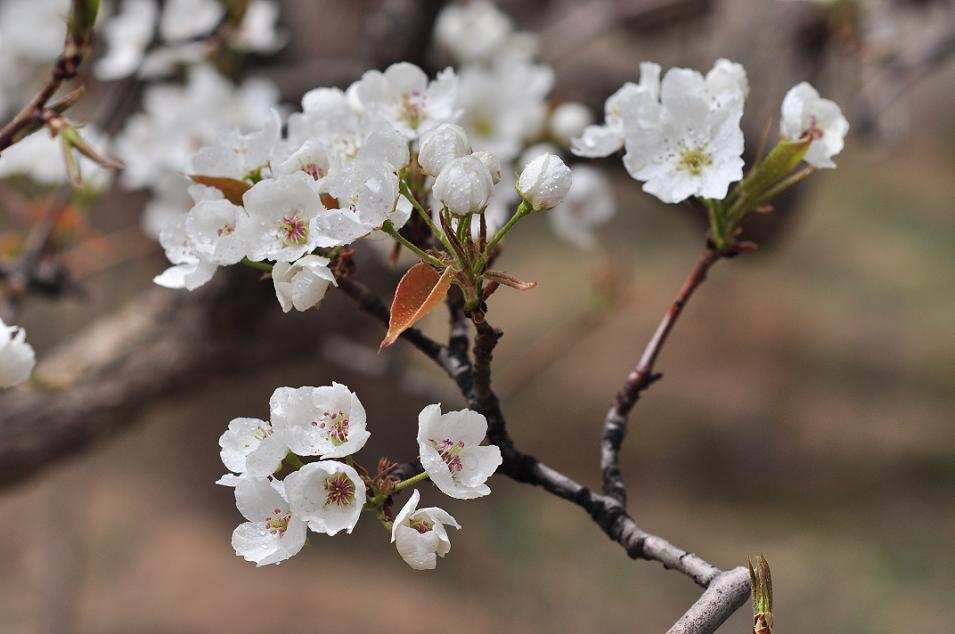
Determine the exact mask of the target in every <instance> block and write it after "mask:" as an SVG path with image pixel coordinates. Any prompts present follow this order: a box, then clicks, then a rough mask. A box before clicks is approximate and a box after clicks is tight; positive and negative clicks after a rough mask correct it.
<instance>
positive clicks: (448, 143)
mask: <svg viewBox="0 0 955 634" xmlns="http://www.w3.org/2000/svg"><path fill="white" fill-rule="evenodd" d="M470 153H471V144H470V143H469V142H468V134H467V132H465V131H464V128H462V127H461V126H459V125H455V124H453V123H442V124H441V125H440V126H438V127H437V128H435V129H434V130H431V131H430V132H427V133H425V134H423V135H422V136H421V140H420V141H419V149H418V163H419V164H420V165H421V170H422V171H423V172H424V173H425V174H430V175H431V176H437V175H438V174H440V173H441V170H442V169H444V166H445V165H447V164H448V163H450V162H451V161H452V160H454V159H456V158H461V157H462V156H467V155H468V154H470Z"/></svg>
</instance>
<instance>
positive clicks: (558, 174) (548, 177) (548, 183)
mask: <svg viewBox="0 0 955 634" xmlns="http://www.w3.org/2000/svg"><path fill="white" fill-rule="evenodd" d="M572 180H573V179H572V176H571V172H570V168H569V167H567V166H566V165H565V164H564V161H562V160H561V158H560V157H559V156H556V155H554V154H542V155H540V156H538V157H537V158H536V159H534V160H533V161H531V162H530V163H528V164H527V167H525V168H524V171H522V172H521V175H520V177H519V178H518V179H517V191H519V192H520V193H521V197H522V198H523V199H524V200H526V201H527V202H528V203H530V205H531V207H533V208H534V210H535V211H539V210H543V209H551V208H552V207H555V206H557V205H559V204H560V203H561V202H562V201H563V200H564V197H565V196H567V192H568V191H570V185H571V181H572Z"/></svg>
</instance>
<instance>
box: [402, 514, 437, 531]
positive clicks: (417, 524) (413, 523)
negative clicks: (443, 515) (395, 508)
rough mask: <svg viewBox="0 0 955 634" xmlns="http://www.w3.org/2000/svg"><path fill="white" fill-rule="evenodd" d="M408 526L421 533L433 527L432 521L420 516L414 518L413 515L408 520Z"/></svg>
mask: <svg viewBox="0 0 955 634" xmlns="http://www.w3.org/2000/svg"><path fill="white" fill-rule="evenodd" d="M408 526H410V527H411V528H413V529H415V530H416V531H418V532H419V533H421V534H422V535H424V534H425V533H427V532H428V531H430V530H431V529H432V528H434V522H432V521H430V520H428V519H427V518H424V517H422V518H421V519H416V518H414V517H412V518H410V519H409V520H408Z"/></svg>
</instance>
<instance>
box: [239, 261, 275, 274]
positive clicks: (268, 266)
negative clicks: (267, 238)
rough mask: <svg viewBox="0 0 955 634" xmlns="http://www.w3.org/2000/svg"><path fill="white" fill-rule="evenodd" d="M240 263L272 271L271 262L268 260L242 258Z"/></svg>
mask: <svg viewBox="0 0 955 634" xmlns="http://www.w3.org/2000/svg"><path fill="white" fill-rule="evenodd" d="M242 264H244V265H246V266H248V267H250V268H253V269H258V270H260V271H268V272H269V273H271V272H272V264H271V263H270V262H256V261H255V260H250V259H249V258H242Z"/></svg>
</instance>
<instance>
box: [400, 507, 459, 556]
mask: <svg viewBox="0 0 955 634" xmlns="http://www.w3.org/2000/svg"><path fill="white" fill-rule="evenodd" d="M420 500H421V494H420V493H418V491H417V489H416V490H415V491H414V493H412V494H411V498H409V499H408V501H407V502H406V503H405V505H404V506H403V507H401V510H400V511H398V514H397V515H396V516H395V520H394V522H393V523H392V525H391V543H393V544H395V546H396V548H397V549H398V554H399V555H401V558H402V559H404V560H405V562H406V563H407V564H408V565H409V566H411V567H412V568H414V569H415V570H433V569H434V568H435V567H436V566H437V562H438V557H439V556H440V557H444V556H445V555H447V554H448V552H449V551H450V550H451V540H450V539H448V532H447V530H445V528H444V527H445V526H453V527H455V528H457V529H460V528H461V526H460V525H459V524H458V522H457V520H455V519H454V518H453V517H451V515H449V514H448V513H447V511H444V510H442V509H439V508H437V507H433V506H432V507H428V508H423V509H419V508H418V502H419V501H420Z"/></svg>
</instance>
